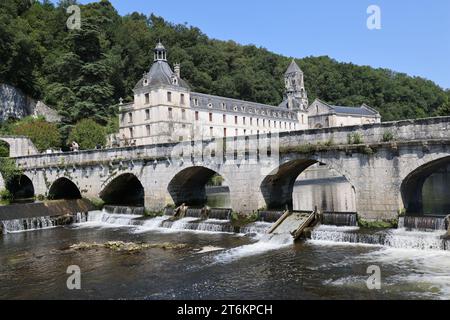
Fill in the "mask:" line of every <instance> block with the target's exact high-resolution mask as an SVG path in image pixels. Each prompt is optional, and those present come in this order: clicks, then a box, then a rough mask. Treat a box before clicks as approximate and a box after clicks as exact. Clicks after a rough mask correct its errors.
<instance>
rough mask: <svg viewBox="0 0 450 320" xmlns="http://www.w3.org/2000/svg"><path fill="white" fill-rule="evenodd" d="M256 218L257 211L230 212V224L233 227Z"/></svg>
mask: <svg viewBox="0 0 450 320" xmlns="http://www.w3.org/2000/svg"><path fill="white" fill-rule="evenodd" d="M258 218H259V214H258V212H253V213H251V214H241V213H238V212H233V213H232V214H231V224H232V225H233V226H234V227H243V226H245V225H247V224H249V223H252V222H255V221H257V220H258Z"/></svg>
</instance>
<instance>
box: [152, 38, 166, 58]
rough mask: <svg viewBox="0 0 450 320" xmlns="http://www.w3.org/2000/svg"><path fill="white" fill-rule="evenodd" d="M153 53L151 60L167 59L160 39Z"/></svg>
mask: <svg viewBox="0 0 450 320" xmlns="http://www.w3.org/2000/svg"><path fill="white" fill-rule="evenodd" d="M154 52H155V55H154V59H153V61H155V62H156V61H167V50H166V48H164V46H163V45H162V43H161V41H159V42H158V44H157V45H156V47H155V50H154Z"/></svg>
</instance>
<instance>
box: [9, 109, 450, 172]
mask: <svg viewBox="0 0 450 320" xmlns="http://www.w3.org/2000/svg"><path fill="white" fill-rule="evenodd" d="M354 133H359V136H360V141H359V142H358V143H351V144H352V145H356V144H368V145H371V144H380V143H382V142H383V140H385V137H386V133H390V134H392V139H393V141H396V142H397V143H399V144H402V143H403V144H405V143H408V142H415V143H417V142H420V141H424V142H426V141H436V140H447V141H448V140H450V117H439V118H428V119H419V120H405V121H396V122H386V123H381V124H371V125H362V126H349V127H338V128H326V129H313V130H301V131H292V132H283V133H280V134H279V140H277V146H279V147H280V148H279V150H272V156H275V157H276V156H277V155H278V154H274V153H273V151H276V152H278V151H280V150H283V149H290V148H294V149H293V150H295V147H301V146H303V145H306V146H317V145H321V146H330V147H331V146H332V145H348V144H349V141H348V139H349V135H351V134H354ZM247 138H248V137H244V136H242V137H237V138H233V137H229V138H227V139H226V140H227V148H226V152H227V154H226V155H225V157H226V158H227V159H230V160H232V159H233V158H234V153H235V152H238V153H239V157H242V155H243V154H244V153H245V152H248V153H249V154H250V156H249V157H252V156H253V157H255V155H256V154H259V156H261V155H262V154H263V152H261V151H262V150H264V146H265V145H266V144H262V143H261V139H262V138H261V139H259V140H258V146H257V147H255V146H254V145H252V144H250V145H248V144H247V143H246V139H247ZM274 138H276V137H275V135H272V137H270V139H274ZM220 140H222V139H218V140H217V141H215V140H205V141H197V142H196V143H197V144H199V145H201V146H202V150H200V154H197V155H196V157H197V159H196V160H200V161H202V159H203V157H204V156H205V155H208V152H211V150H215V152H218V151H217V148H219V147H220V146H221V145H220V144H217V145H216V144H215V143H216V142H218V141H220ZM250 140H253V141H255V140H257V139H256V136H252V137H250ZM384 142H389V141H384ZM191 144H193V142H190V141H187V142H180V143H166V144H155V145H146V146H135V147H124V148H114V149H103V150H87V151H79V152H68V153H53V154H36V155H29V156H21V157H16V162H17V164H18V165H19V166H21V167H22V168H44V167H52V166H53V167H62V166H69V165H73V166H79V165H91V164H92V165H93V164H99V163H101V164H105V165H108V164H109V163H110V162H120V161H132V160H147V161H155V160H156V161H164V160H167V161H170V160H169V159H170V158H171V156H173V155H174V153H176V152H174V151H175V150H176V151H177V152H179V151H180V150H182V149H183V148H185V147H186V146H190V145H191ZM230 145H231V147H229V146H230ZM208 147H209V150H208ZM255 148H257V149H259V152H257V151H256V150H255ZM194 149H195V148H194ZM194 149H191V150H190V151H193V152H197V151H198V150H194ZM331 149H333V148H331ZM321 151H324V150H321ZM187 156H189V155H187V154H184V157H185V158H186V157H187Z"/></svg>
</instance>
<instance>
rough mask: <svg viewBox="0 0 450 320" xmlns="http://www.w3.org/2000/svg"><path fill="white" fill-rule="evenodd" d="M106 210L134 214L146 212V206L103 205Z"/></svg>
mask: <svg viewBox="0 0 450 320" xmlns="http://www.w3.org/2000/svg"><path fill="white" fill-rule="evenodd" d="M103 209H104V210H105V212H107V213H114V214H129V215H130V214H134V215H143V214H144V213H145V208H144V207H128V206H110V205H106V206H104V207H103Z"/></svg>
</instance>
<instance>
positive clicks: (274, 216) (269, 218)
mask: <svg viewBox="0 0 450 320" xmlns="http://www.w3.org/2000/svg"><path fill="white" fill-rule="evenodd" d="M283 214H284V211H259V212H258V215H259V221H262V222H272V223H273V222H276V221H277V220H278V219H280V218H281V216H282V215H283Z"/></svg>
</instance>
